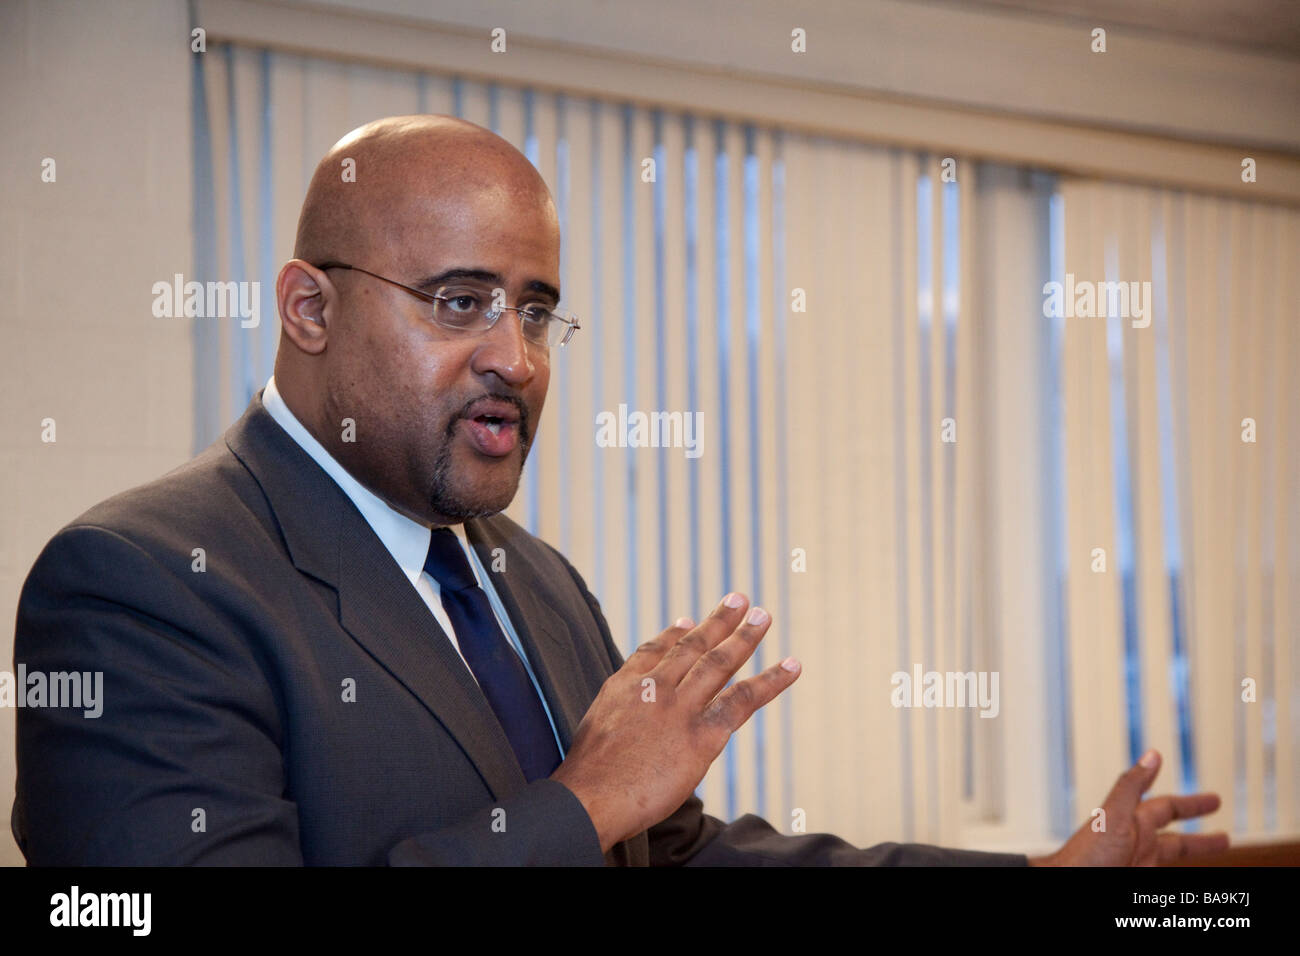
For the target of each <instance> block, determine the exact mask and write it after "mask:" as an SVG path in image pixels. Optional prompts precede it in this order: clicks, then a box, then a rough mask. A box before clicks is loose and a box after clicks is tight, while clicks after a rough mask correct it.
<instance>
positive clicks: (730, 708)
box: [704, 657, 800, 734]
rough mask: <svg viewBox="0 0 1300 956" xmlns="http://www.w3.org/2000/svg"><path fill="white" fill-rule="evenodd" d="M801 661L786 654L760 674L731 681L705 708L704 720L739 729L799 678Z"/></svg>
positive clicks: (729, 728) (732, 730) (731, 729)
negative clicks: (783, 658)
mask: <svg viewBox="0 0 1300 956" xmlns="http://www.w3.org/2000/svg"><path fill="white" fill-rule="evenodd" d="M799 670H800V668H799V662H798V661H797V660H795V659H794V658H793V657H787V658H786V659H785V660H784V661H782V662H781V663H779V664H773V665H772V666H771V667H769V668H767V669H766V670H764V671H763V672H762V673H761V674H755V675H754V676H753V677H747V678H746V679H745V680H742V681H737V682H736V683H734V684H732V685H731V686H730V687H728V688H727V689H726V690H724V691H723V692H722V693H721V694H719V695H718V696H717V697H716V698H714V700H713V702H712V703H711V704H709V706H708V707H706V708H705V709H704V719H705V720H708V721H711V722H713V723H716V724H718V725H720V726H723V727H725V728H726V729H727V732H728V733H729V734H733V733H735V732H736V731H737V730H739V729H740V727H741V725H742V724H744V723H745V721H747V720H749V718H750V716H751V715H752V714H753V713H754V711H756V710H758V709H759V708H760V707H763V706H765V705H766V704H768V703H770V702H771V701H772V700H773V699H775V697H776V695H777V694H779V693H781V691H783V690H785V689H786V688H787V687H789V686H790V685H791V684H793V683H794V682H795V680H797V679H798V677H799Z"/></svg>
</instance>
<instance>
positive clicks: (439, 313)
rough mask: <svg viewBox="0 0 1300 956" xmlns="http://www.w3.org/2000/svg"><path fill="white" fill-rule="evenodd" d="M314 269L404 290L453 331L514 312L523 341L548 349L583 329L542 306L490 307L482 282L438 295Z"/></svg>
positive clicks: (325, 265)
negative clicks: (521, 329) (423, 302)
mask: <svg viewBox="0 0 1300 956" xmlns="http://www.w3.org/2000/svg"><path fill="white" fill-rule="evenodd" d="M315 266H316V268H317V269H321V270H325V269H351V270H352V271H353V272H364V273H365V274H366V275H368V276H372V277H374V278H376V279H379V280H381V281H383V282H387V283H388V284H389V285H395V286H397V287H398V288H399V289H405V290H406V291H407V292H409V293H411V295H414V296H418V297H419V298H421V299H423V300H424V301H425V302H428V303H430V304H432V305H433V321H434V322H436V323H437V324H438V325H440V326H442V327H443V328H445V329H451V330H452V331H454V332H486V331H487V330H488V329H490V328H492V326H494V325H496V323H497V319H499V318H501V315H502V313H504V312H515V313H517V314H518V315H519V324H520V325H521V326H522V327H523V330H524V338H525V339H527V340H528V341H529V342H532V343H533V344H534V345H545V346H547V347H548V348H549V347H551V346H559V345H564V344H566V343H567V342H568V341H569V339H571V338H573V333H574V332H576V331H577V330H578V329H580V328H582V326H580V325H579V324H578V317H577V316H576V315H574V314H573V313H572V312H566V311H564V310H563V309H549V308H547V307H546V306H544V305H541V304H538V305H530V306H527V307H526V308H522V309H518V308H511V307H510V306H504V305H503V306H493V305H492V302H493V300H494V298H495V297H496V296H495V294H494V292H493V290H491V289H489V288H487V287H486V286H484V285H483V284H482V283H475V282H470V281H457V282H454V283H451V284H450V285H445V286H443V287H442V288H440V289H439V290H438V291H437V292H434V293H429V292H421V291H420V290H419V289H413V288H411V287H410V286H409V285H403V284H402V283H400V282H397V281H394V280H393V279H389V278H387V277H385V276H381V275H379V274H377V273H374V272H371V271H369V270H368V269H362V268H360V267H359V266H351V265H348V264H347V263H346V262H332V261H331V262H322V263H319V264H315Z"/></svg>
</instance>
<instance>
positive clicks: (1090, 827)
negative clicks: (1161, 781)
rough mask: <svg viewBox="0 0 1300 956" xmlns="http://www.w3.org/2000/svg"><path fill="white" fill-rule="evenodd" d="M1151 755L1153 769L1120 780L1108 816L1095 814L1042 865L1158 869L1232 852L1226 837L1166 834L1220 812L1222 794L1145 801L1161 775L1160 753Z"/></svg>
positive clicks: (1107, 804) (1142, 768) (1141, 769)
mask: <svg viewBox="0 0 1300 956" xmlns="http://www.w3.org/2000/svg"><path fill="white" fill-rule="evenodd" d="M1147 756H1148V757H1152V756H1154V760H1153V761H1152V762H1151V763H1152V765H1151V766H1149V767H1147V766H1143V765H1142V763H1141V762H1139V763H1137V764H1134V765H1133V767H1131V768H1130V769H1129V770H1127V771H1126V772H1125V773H1123V774H1121V775H1120V778H1119V780H1117V781H1116V782H1115V786H1114V787H1112V788H1111V791H1110V793H1109V794H1108V795H1107V797H1106V801H1105V802H1104V803H1103V804H1102V805H1101V810H1103V811H1104V813H1105V815H1104V816H1101V815H1099V814H1093V819H1092V820H1090V821H1089V822H1088V823H1085V824H1084V825H1083V826H1082V827H1080V828H1079V830H1078V831H1077V832H1076V833H1075V834H1074V836H1072V837H1070V839H1069V840H1068V841H1066V843H1065V845H1064V846H1063V847H1061V849H1060V850H1058V851H1057V852H1056V853H1054V854H1053V855H1052V856H1050V857H1048V858H1047V859H1046V860H1043V861H1041V862H1043V863H1048V864H1052V865H1060V866H1156V865H1158V864H1161V863H1172V862H1174V861H1176V860H1180V859H1183V858H1186V857H1192V856H1204V855H1206V854H1210V853H1221V852H1222V851H1223V850H1225V849H1227V847H1228V837H1227V834H1225V833H1210V834H1201V833H1177V832H1174V831H1169V832H1164V833H1162V832H1161V830H1162V829H1163V828H1164V827H1165V826H1167V825H1168V824H1170V823H1172V822H1173V821H1175V820H1189V819H1192V818H1193V817H1199V816H1203V815H1204V814H1207V813H1212V812H1213V811H1214V810H1217V809H1218V807H1219V796H1218V794H1214V793H1197V794H1192V795H1189V796H1169V795H1166V796H1161V797H1152V798H1151V799H1148V800H1143V799H1142V795H1143V794H1144V793H1145V792H1146V791H1147V789H1148V788H1149V787H1150V786H1151V784H1152V782H1153V781H1154V780H1155V778H1156V775H1157V774H1158V773H1159V772H1160V755H1159V754H1157V753H1155V751H1151V753H1150V754H1148V755H1147ZM1143 759H1147V758H1143Z"/></svg>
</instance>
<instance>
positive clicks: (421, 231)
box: [275, 116, 560, 524]
mask: <svg viewBox="0 0 1300 956" xmlns="http://www.w3.org/2000/svg"><path fill="white" fill-rule="evenodd" d="M347 160H351V161H352V162H351V163H348V164H347V166H346V167H345V165H344V163H345V161H347ZM345 171H346V172H348V173H349V175H347V177H346V178H345V176H344V173H345ZM353 174H354V175H353ZM327 260H329V262H330V263H344V264H346V265H348V266H351V267H352V268H351V269H343V268H338V267H337V266H335V265H331V266H330V268H326V269H322V268H319V266H320V265H322V264H329V263H327ZM559 268H560V230H559V221H558V217H557V216H556V211H555V204H554V203H553V202H552V200H551V195H550V191H549V190H548V189H547V188H546V183H545V181H544V180H543V179H542V177H541V176H540V175H539V174H538V172H537V170H536V169H535V168H534V167H533V165H532V163H530V162H529V161H528V159H527V157H525V156H524V155H523V154H522V153H520V152H519V151H518V150H517V149H515V148H514V146H512V145H511V144H510V143H508V142H507V141H506V140H504V139H502V138H501V137H499V136H497V135H496V134H495V133H492V132H491V131H490V130H486V129H484V128H483V127H481V126H476V125H474V124H473V123H468V122H465V121H464V120H460V119H456V118H454V117H450V116H396V117H390V118H387V119H382V120H377V121H376V122H373V123H367V124H366V125H365V126H362V127H359V128H358V129H355V130H353V131H352V132H351V133H349V134H348V135H347V136H345V137H343V138H342V139H341V140H339V141H338V142H337V143H336V144H335V145H334V146H333V147H332V148H331V149H330V151H329V153H328V154H327V155H326V156H325V158H324V159H322V160H321V162H320V165H319V166H317V168H316V172H315V174H314V175H313V176H312V180H311V184H310V186H309V187H308V190H307V197H306V199H305V200H304V201H303V207H302V214H301V216H300V217H299V220H298V236H297V241H296V243H295V245H294V258H293V259H292V260H290V261H289V262H288V263H286V264H285V266H284V267H283V268H282V269H281V270H280V275H279V278H278V279H277V281H276V298H277V303H278V306H279V311H280V319H281V336H280V349H279V352H278V353H277V354H276V359H275V382H276V386H277V388H278V389H279V391H280V394H281V395H282V396H283V398H284V400H285V403H286V404H287V405H288V406H289V408H290V410H291V411H292V412H293V413H294V415H296V416H297V417H298V419H299V421H301V422H302V423H303V424H304V425H305V426H306V427H307V429H308V431H310V432H311V433H312V435H313V436H315V438H316V439H317V440H318V441H319V442H320V443H321V444H322V445H324V447H325V449H326V450H327V451H328V452H329V453H330V454H331V455H332V456H333V457H334V458H335V460H337V461H338V462H339V463H340V464H341V465H342V466H343V467H344V468H346V469H347V470H348V471H349V472H350V473H351V474H352V475H353V477H355V478H357V480H359V481H360V482H361V483H362V484H363V485H365V486H366V487H367V488H369V489H370V490H371V491H373V492H375V493H376V494H378V495H379V496H380V497H382V498H383V499H385V500H386V501H387V502H388V503H389V504H390V505H392V506H393V507H395V508H397V509H398V510H400V511H402V512H404V513H405V514H407V515H408V516H410V517H412V518H414V519H416V520H418V521H422V522H424V523H426V524H451V523H455V522H456V521H459V520H464V519H466V518H469V517H473V516H476V515H484V514H494V513H496V512H498V511H501V510H502V509H504V508H505V507H506V506H507V505H508V504H509V502H510V501H511V499H512V498H513V497H514V494H515V492H516V490H517V488H518V484H519V477H520V472H521V469H522V468H523V464H524V460H525V459H526V458H527V455H528V450H529V448H530V447H531V443H532V438H533V434H534V432H535V429H536V428H537V424H538V420H539V418H540V416H541V412H542V406H543V404H544V403H545V400H546V389H547V384H548V382H549V379H550V350H549V348H548V346H547V345H546V344H545V342H544V341H542V342H538V341H537V340H536V339H535V338H531V339H530V338H529V337H526V336H525V335H524V332H523V329H522V327H521V324H520V318H519V316H520V315H523V314H530V315H531V314H535V312H536V310H537V309H539V308H540V309H543V310H547V309H553V308H555V307H556V305H557V304H558V302H557V300H558V296H559V285H560V276H559ZM398 285H401V286H404V287H405V288H398V287H397V286H398ZM412 290H414V294H413V292H412ZM474 302H478V303H479V304H480V307H481V308H486V307H489V306H492V305H493V304H494V303H495V304H498V305H505V306H508V307H509V308H510V309H511V311H508V312H502V313H497V314H498V315H504V316H506V319H502V320H499V321H497V322H496V323H495V324H494V325H492V326H491V328H488V329H483V330H481V331H480V330H475V331H468V330H466V329H463V328H456V327H455V325H454V323H450V322H446V321H440V320H438V318H437V316H438V314H440V313H442V312H445V313H446V314H447V315H450V314H451V311H449V310H453V311H454V310H464V309H468V308H470V307H472V303H474ZM435 303H437V304H435ZM519 309H525V310H526V311H525V312H519V311H518V310H519ZM530 335H531V333H530ZM345 423H351V424H345ZM345 428H346V433H347V434H348V436H349V437H347V438H346V439H345V438H343V437H341V436H342V434H343V430H344V429H345Z"/></svg>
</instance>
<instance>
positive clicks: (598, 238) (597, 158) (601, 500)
mask: <svg viewBox="0 0 1300 956" xmlns="http://www.w3.org/2000/svg"><path fill="white" fill-rule="evenodd" d="M588 105H589V107H590V111H589V115H590V119H591V163H590V166H591V195H592V197H593V201H592V203H591V255H592V261H593V263H594V268H593V269H592V270H591V303H592V308H593V309H601V308H602V307H603V305H604V295H605V281H604V277H605V263H604V261H603V251H604V248H605V229H604V221H603V220H602V218H601V215H600V210H601V206H602V202H601V197H602V196H603V195H604V188H605V187H604V176H602V175H601V165H600V164H601V150H600V100H597V99H591V100H588ZM601 319H602V317H601V316H598V315H593V316H592V322H591V352H590V355H591V358H590V362H591V398H592V405H593V407H595V408H600V406H601V405H602V404H603V403H604V401H605V362H604V354H605V346H604V339H605V333H604V327H605V323H604V322H603V321H602V320H601ZM586 425H587V427H591V426H592V425H594V422H588V423H586ZM592 462H593V465H592V467H593V470H594V472H595V474H594V475H593V476H592V488H591V508H592V511H591V513H592V514H594V515H604V514H605V456H604V455H601V454H599V452H598V453H597V454H596V455H594V456H593V457H592ZM593 535H594V537H595V545H596V547H595V554H596V562H595V565H596V566H595V572H596V573H595V584H596V594H604V593H605V583H606V578H605V535H604V534H602V533H601V530H600V528H599V527H597V526H594V525H593Z"/></svg>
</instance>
